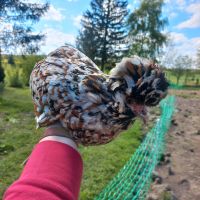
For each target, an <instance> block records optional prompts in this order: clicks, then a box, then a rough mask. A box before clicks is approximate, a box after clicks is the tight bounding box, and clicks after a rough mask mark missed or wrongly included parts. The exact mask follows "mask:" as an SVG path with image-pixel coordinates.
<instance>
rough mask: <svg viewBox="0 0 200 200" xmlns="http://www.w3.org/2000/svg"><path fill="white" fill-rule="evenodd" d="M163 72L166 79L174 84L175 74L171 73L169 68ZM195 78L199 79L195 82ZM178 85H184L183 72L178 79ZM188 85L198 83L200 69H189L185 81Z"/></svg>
mask: <svg viewBox="0 0 200 200" xmlns="http://www.w3.org/2000/svg"><path fill="white" fill-rule="evenodd" d="M165 74H166V77H167V79H168V80H169V81H170V82H171V83H173V84H176V81H177V80H176V76H174V74H173V73H172V71H171V70H169V69H168V70H165ZM197 79H199V83H198V84H197ZM179 85H185V74H183V75H182V76H181V78H180V80H179ZM187 85H188V86H196V85H200V70H191V71H190V74H189V76H188V81H187Z"/></svg>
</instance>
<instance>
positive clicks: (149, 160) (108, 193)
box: [95, 96, 175, 200]
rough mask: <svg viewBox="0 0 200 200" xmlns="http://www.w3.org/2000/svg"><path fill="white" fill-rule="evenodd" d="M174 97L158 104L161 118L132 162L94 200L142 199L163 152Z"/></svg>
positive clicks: (132, 158)
mask: <svg viewBox="0 0 200 200" xmlns="http://www.w3.org/2000/svg"><path fill="white" fill-rule="evenodd" d="M174 102H175V97H174V96H168V97H167V98H166V99H164V100H162V101H161V103H160V106H161V109H162V114H161V116H160V118H159V119H157V122H156V124H155V126H154V127H153V128H152V129H151V131H150V132H149V133H148V134H147V136H146V138H145V139H144V141H143V142H142V143H141V145H140V146H139V148H138V149H137V150H136V152H135V153H134V155H133V156H132V157H131V159H130V160H129V161H128V162H127V163H126V164H125V165H124V167H123V168H122V169H121V170H120V172H119V173H118V174H117V176H115V177H114V178H113V180H112V181H111V182H110V183H109V184H108V185H107V187H106V188H105V189H104V190H103V191H102V192H101V193H100V194H99V196H98V197H96V198H95V199H96V200H118V199H120V200H121V199H123V200H129V199H131V200H136V199H145V198H146V195H147V192H148V190H149V186H150V184H151V176H152V172H153V170H154V169H155V167H156V165H157V163H158V161H159V159H160V156H161V155H162V153H163V152H164V149H165V134H166V133H167V131H168V128H169V127H170V122H171V118H172V114H173V111H174Z"/></svg>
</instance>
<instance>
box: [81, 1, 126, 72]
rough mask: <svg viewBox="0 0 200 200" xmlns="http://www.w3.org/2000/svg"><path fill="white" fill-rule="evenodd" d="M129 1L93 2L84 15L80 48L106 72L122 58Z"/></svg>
mask: <svg viewBox="0 0 200 200" xmlns="http://www.w3.org/2000/svg"><path fill="white" fill-rule="evenodd" d="M127 4H128V3H127V0H92V1H91V4H90V6H91V10H87V11H86V12H85V13H84V14H83V18H82V22H81V23H82V26H83V27H82V29H81V30H80V34H79V36H78V37H77V46H78V48H79V49H80V50H82V51H83V52H84V53H85V54H86V55H87V56H89V57H91V58H92V59H94V61H96V62H97V64H100V66H101V69H102V70H104V67H105V64H107V63H110V62H111V61H113V59H116V57H119V56H120V53H121V52H122V50H121V49H120V48H121V46H122V44H123V43H124V39H125V37H126V35H127V34H126V32H127V31H126V24H125V21H126V16H127V14H128V11H127Z"/></svg>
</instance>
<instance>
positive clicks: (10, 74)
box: [5, 65, 24, 87]
mask: <svg viewBox="0 0 200 200" xmlns="http://www.w3.org/2000/svg"><path fill="white" fill-rule="evenodd" d="M5 74H6V77H5V83H6V85H7V86H10V87H23V86H24V72H23V69H21V68H19V67H11V66H9V65H8V66H7V67H6V69H5Z"/></svg>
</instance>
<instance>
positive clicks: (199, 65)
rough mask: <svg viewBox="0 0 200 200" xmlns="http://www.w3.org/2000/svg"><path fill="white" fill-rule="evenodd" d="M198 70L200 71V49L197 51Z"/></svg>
mask: <svg viewBox="0 0 200 200" xmlns="http://www.w3.org/2000/svg"><path fill="white" fill-rule="evenodd" d="M196 65H197V68H198V69H200V47H199V49H198V50H197V60H196Z"/></svg>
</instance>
